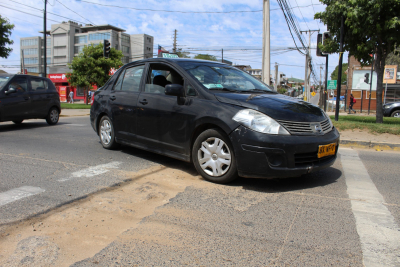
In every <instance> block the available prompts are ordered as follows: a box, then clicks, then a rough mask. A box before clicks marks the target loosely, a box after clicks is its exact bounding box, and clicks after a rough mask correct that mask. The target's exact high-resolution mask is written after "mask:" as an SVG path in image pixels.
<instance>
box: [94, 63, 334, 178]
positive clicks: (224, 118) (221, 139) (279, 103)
mask: <svg viewBox="0 0 400 267" xmlns="http://www.w3.org/2000/svg"><path fill="white" fill-rule="evenodd" d="M90 120H91V124H92V127H93V129H94V130H95V132H96V133H97V134H98V135H99V136H100V141H101V144H102V145H103V147H104V148H107V149H113V148H115V147H116V146H117V145H119V144H124V145H129V146H133V147H137V148H141V149H145V150H148V151H152V152H155V153H159V154H162V155H166V156H170V157H173V158H176V159H180V160H183V161H187V162H193V164H194V166H195V167H196V169H197V171H198V172H199V173H200V174H201V175H202V176H203V177H204V178H205V179H206V180H209V181H213V182H217V183H227V182H230V181H232V180H234V179H235V178H236V177H237V176H238V175H239V176H242V177H257V178H276V177H293V176H300V175H302V174H306V173H310V172H313V171H317V170H320V169H323V168H326V167H329V166H331V165H332V164H333V163H334V161H335V159H336V154H337V150H338V145H339V133H338V131H337V130H336V129H335V128H334V127H333V125H332V122H331V120H330V119H329V117H328V116H327V115H326V114H325V113H324V112H323V111H322V110H321V109H320V108H318V107H316V106H314V105H312V104H309V103H307V102H303V101H301V100H297V99H295V98H292V97H289V96H284V95H280V94H277V93H276V92H274V91H273V90H272V89H271V88H270V87H268V86H267V85H265V84H264V83H262V82H261V81H259V80H258V79H256V78H254V77H253V76H251V75H249V74H247V73H246V72H243V71H241V70H239V69H236V68H234V67H231V66H228V65H226V64H222V63H217V62H211V61H201V60H192V59H161V58H154V59H147V60H142V61H136V62H132V63H129V64H126V65H124V66H123V67H121V68H120V69H119V70H118V71H117V72H116V73H115V74H114V75H113V76H112V77H111V78H110V80H109V81H108V82H107V83H106V84H105V85H104V86H103V87H102V89H101V90H98V91H96V93H95V96H94V100H93V103H92V107H91V110H90Z"/></svg>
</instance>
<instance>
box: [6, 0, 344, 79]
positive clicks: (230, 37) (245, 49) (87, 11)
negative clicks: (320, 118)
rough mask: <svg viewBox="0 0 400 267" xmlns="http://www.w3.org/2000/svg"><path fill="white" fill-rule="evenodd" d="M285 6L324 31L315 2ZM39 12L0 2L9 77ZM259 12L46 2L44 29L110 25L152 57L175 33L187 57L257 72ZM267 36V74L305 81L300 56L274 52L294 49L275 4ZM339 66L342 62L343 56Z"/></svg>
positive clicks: (237, 1)
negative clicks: (144, 39) (140, 38)
mask: <svg viewBox="0 0 400 267" xmlns="http://www.w3.org/2000/svg"><path fill="white" fill-rule="evenodd" d="M287 2H288V3H289V4H290V6H291V7H292V11H293V13H294V15H295V17H296V19H297V21H298V25H299V28H300V30H301V31H308V30H319V31H320V33H322V32H324V31H326V26H325V25H324V24H323V23H321V22H320V21H319V20H314V14H315V13H316V12H321V11H323V10H324V9H325V6H324V5H323V4H322V3H320V2H319V1H318V0H287ZM93 3H97V4H93ZM22 4H24V5H22ZM105 5H109V6H105ZM28 6H29V7H28ZM117 6H118V7H117ZM43 8H44V0H0V15H1V16H2V17H6V18H8V19H9V21H10V22H11V23H12V24H14V25H15V28H14V30H13V32H12V35H11V38H12V40H13V41H14V44H13V45H11V47H12V48H13V52H12V53H11V55H10V56H9V57H8V58H7V59H4V58H0V69H2V70H5V71H7V72H9V73H17V72H18V71H19V67H18V66H19V64H20V50H19V46H20V41H19V40H20V38H22V37H31V36H39V35H41V34H39V31H43ZM262 9H263V0H252V1H246V3H244V1H243V0H201V1H199V0H165V1H154V0H146V1H144V0H143V1H142V0H138V1H135V0H133V1H126V0H115V1H110V0H109V1H105V0H48V2H47V11H48V12H49V13H48V14H47V30H50V27H51V24H56V23H59V22H62V21H67V20H73V21H76V22H78V23H80V24H86V23H92V24H94V25H102V24H110V25H113V26H116V27H119V28H122V29H125V30H126V33H127V34H142V33H145V34H149V35H151V36H153V37H154V53H157V47H158V45H161V46H162V47H164V48H166V49H167V50H172V46H173V37H174V30H177V48H182V50H183V51H190V52H191V54H190V56H191V57H194V56H195V55H196V54H198V53H203V54H204V53H207V54H210V55H214V56H216V57H217V59H221V56H222V49H224V59H226V60H229V61H232V62H233V63H234V64H240V65H250V66H251V67H252V68H254V69H260V68H261V65H262V41H263V39H262V35H263V33H262V31H263V30H262V29H263V12H262ZM21 11H22V12H21ZM166 11H169V12H166ZM171 11H174V12H171ZM23 12H25V13H23ZM50 12H51V13H53V14H51V13H50ZM204 12H215V13H204ZM217 12H218V13H217ZM28 13H29V14H28ZM60 16H63V17H60ZM270 31H271V36H270V46H271V59H270V60H271V73H272V74H273V72H274V65H275V63H277V64H278V66H279V67H278V68H279V70H278V71H279V72H282V73H284V74H285V75H286V77H288V78H290V77H293V78H298V79H304V73H305V70H304V65H305V56H304V55H302V54H301V53H299V52H298V51H296V50H295V51H290V52H286V53H279V52H280V51H279V49H285V48H288V47H295V44H294V42H293V39H292V37H291V35H290V32H289V29H288V26H287V24H286V21H285V18H284V16H283V12H282V10H281V9H280V7H279V5H278V2H277V1H276V0H270ZM303 37H304V39H305V40H306V44H308V40H309V36H308V33H303ZM316 41H317V32H314V33H313V34H312V36H311V56H312V62H313V64H314V69H315V73H316V78H317V82H319V79H320V67H321V66H322V67H323V69H322V70H321V73H322V80H324V73H325V58H324V57H317V56H316V50H315V48H316ZM338 62H339V57H338V55H337V54H332V55H330V56H329V64H328V80H329V79H330V74H331V72H332V71H333V70H334V69H335V67H336V66H337V65H338ZM343 62H344V63H346V62H347V54H345V55H344V57H343ZM312 83H313V82H312Z"/></svg>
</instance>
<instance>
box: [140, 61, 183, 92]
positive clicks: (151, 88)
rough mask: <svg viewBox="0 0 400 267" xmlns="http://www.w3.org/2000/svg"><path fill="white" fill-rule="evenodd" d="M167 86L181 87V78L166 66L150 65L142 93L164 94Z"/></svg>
mask: <svg viewBox="0 0 400 267" xmlns="http://www.w3.org/2000/svg"><path fill="white" fill-rule="evenodd" d="M167 84H181V85H183V78H182V76H181V75H179V74H178V73H177V72H176V71H175V70H174V69H172V68H171V67H169V66H167V65H164V64H151V65H150V72H149V75H148V77H147V79H146V85H145V89H144V91H145V92H146V93H153V94H164V91H165V86H166V85H167Z"/></svg>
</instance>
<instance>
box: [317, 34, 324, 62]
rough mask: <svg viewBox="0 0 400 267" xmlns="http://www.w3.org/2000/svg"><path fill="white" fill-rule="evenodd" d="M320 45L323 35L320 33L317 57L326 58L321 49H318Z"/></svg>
mask: <svg viewBox="0 0 400 267" xmlns="http://www.w3.org/2000/svg"><path fill="white" fill-rule="evenodd" d="M319 44H322V33H319V34H318V36H317V57H324V56H325V55H323V54H322V51H321V49H320V48H319V47H318V45H319Z"/></svg>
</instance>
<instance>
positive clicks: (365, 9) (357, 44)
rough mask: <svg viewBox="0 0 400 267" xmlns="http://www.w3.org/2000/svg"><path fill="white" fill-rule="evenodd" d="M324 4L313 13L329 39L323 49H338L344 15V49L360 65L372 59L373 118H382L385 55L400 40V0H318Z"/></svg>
mask: <svg viewBox="0 0 400 267" xmlns="http://www.w3.org/2000/svg"><path fill="white" fill-rule="evenodd" d="M320 2H322V3H323V4H325V5H327V7H326V9H325V11H324V12H319V13H316V14H315V18H316V19H320V20H321V21H322V22H323V23H324V24H326V25H328V26H327V27H328V30H329V31H330V32H331V34H332V36H333V38H332V41H328V42H327V44H326V45H325V46H323V50H324V51H327V52H338V50H339V49H338V48H339V40H340V24H341V17H342V16H343V18H344V24H345V31H344V50H345V51H348V52H349V54H350V55H353V56H354V57H355V58H356V59H357V60H358V61H360V62H361V64H362V65H368V64H371V63H372V58H371V56H370V54H374V55H375V60H374V69H375V70H376V73H377V76H378V77H377V87H376V122H377V123H382V122H383V112H382V91H383V72H384V69H385V64H386V59H387V56H388V55H389V54H390V53H391V52H393V51H394V48H395V45H396V44H400V34H399V31H400V19H399V14H400V13H399V10H400V1H399V0H385V1H382V0H369V1H366V0H350V1H349V0H320Z"/></svg>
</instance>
